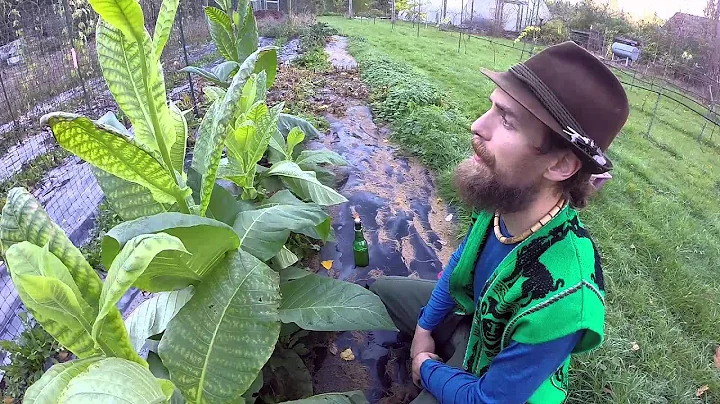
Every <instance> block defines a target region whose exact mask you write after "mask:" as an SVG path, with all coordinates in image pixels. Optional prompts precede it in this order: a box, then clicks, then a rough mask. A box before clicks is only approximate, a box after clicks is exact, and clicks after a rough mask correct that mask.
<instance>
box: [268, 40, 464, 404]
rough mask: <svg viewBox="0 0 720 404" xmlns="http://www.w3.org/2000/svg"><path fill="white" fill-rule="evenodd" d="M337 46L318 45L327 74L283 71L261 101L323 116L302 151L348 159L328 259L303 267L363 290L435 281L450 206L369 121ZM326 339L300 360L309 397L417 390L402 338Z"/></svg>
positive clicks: (446, 243) (394, 395)
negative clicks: (362, 259) (357, 228)
mask: <svg viewBox="0 0 720 404" xmlns="http://www.w3.org/2000/svg"><path fill="white" fill-rule="evenodd" d="M346 46H347V41H346V39H345V38H342V37H337V36H336V37H333V39H332V41H330V43H329V44H328V45H327V47H326V52H327V53H328V55H329V60H330V61H331V63H332V64H333V66H334V70H333V71H331V72H326V73H311V72H308V71H307V70H303V71H301V70H299V69H296V68H294V67H284V68H282V69H281V70H280V72H279V74H278V77H277V79H276V82H275V83H276V88H275V89H274V90H273V92H272V93H271V94H270V95H269V97H268V98H269V99H270V100H273V99H276V100H280V99H283V97H289V98H284V99H285V100H286V101H288V100H289V99H291V100H292V102H302V103H304V104H303V107H304V108H305V109H309V111H311V112H313V113H322V115H323V116H324V117H325V118H326V119H327V121H328V123H329V125H330V130H329V131H328V132H327V133H325V134H323V136H322V137H320V138H319V139H315V140H313V141H311V142H309V144H308V148H310V149H320V148H328V149H330V150H333V151H335V152H337V153H339V154H340V155H342V156H343V157H344V158H345V159H346V160H347V161H348V163H349V165H348V166H347V167H341V168H336V171H337V173H338V176H340V177H341V178H343V179H342V180H341V181H339V182H340V183H341V184H343V183H344V185H342V187H340V189H339V192H340V193H342V194H343V195H344V196H345V197H346V198H347V199H348V200H349V202H348V203H345V204H342V205H338V206H334V207H332V208H331V209H330V214H331V216H332V217H333V219H334V224H333V228H334V230H335V234H336V238H337V241H336V242H329V243H327V244H326V245H325V246H323V248H322V250H321V251H320V257H319V259H318V260H317V261H318V262H319V261H326V260H332V261H333V265H332V267H331V269H330V270H326V269H325V268H323V267H321V266H320V265H317V266H316V267H313V268H312V269H314V270H315V271H316V272H318V273H323V274H327V275H328V276H332V277H335V278H338V279H342V280H347V281H352V282H356V283H358V284H360V285H362V286H365V287H367V286H368V285H369V284H371V283H372V282H373V281H374V280H375V279H377V278H378V277H379V276H383V275H393V276H408V277H413V278H423V279H437V276H438V273H439V272H440V271H441V270H442V268H443V265H444V263H447V261H448V260H449V257H450V255H451V254H452V252H453V250H454V248H455V247H456V244H457V240H456V237H455V223H454V221H452V220H450V221H448V220H446V218H448V217H451V216H449V215H450V214H451V213H454V212H453V210H452V209H451V208H449V207H448V206H447V205H446V204H445V203H443V202H442V200H441V199H440V198H439V197H438V195H437V194H436V192H435V179H434V177H433V175H432V174H431V173H430V172H429V171H428V170H427V169H426V168H425V167H423V166H422V164H420V162H419V161H418V160H416V159H414V158H412V157H409V156H407V155H406V154H404V153H403V152H402V151H401V150H400V149H399V148H398V147H397V146H395V145H393V144H391V143H390V142H389V139H388V136H389V132H390V131H389V129H388V128H385V127H383V126H382V125H379V124H377V123H376V122H375V121H374V120H373V116H372V111H371V109H370V108H369V107H368V90H367V88H366V87H365V86H364V85H363V83H362V81H361V80H360V77H359V72H358V70H357V63H355V60H354V59H353V58H352V56H350V55H349V54H348V53H347V50H346ZM299 74H305V75H310V74H312V75H314V76H313V77H305V80H308V79H309V80H310V81H311V82H312V83H313V84H314V88H313V89H312V91H309V92H308V91H305V92H303V91H299V90H298V89H297V87H298V77H300V76H298V75H299ZM345 178H346V179H345ZM354 215H359V216H360V218H361V219H362V222H363V226H364V231H365V237H366V240H367V241H368V244H369V251H370V265H369V266H367V267H364V268H359V267H356V266H355V263H354V259H353V254H352V241H353V239H354V230H353V216H354ZM328 338H329V339H328V341H327V342H328V343H327V344H325V345H322V344H321V345H319V346H316V347H315V348H313V349H312V350H311V353H310V354H309V355H308V356H306V357H305V358H304V359H305V361H306V364H307V365H308V368H309V369H310V371H311V373H312V374H313V385H314V393H315V394H321V393H328V392H339V391H349V390H362V391H363V392H364V393H365V396H366V397H367V398H368V400H370V402H373V403H402V402H409V401H410V399H412V398H414V397H415V395H417V393H418V390H417V388H416V387H414V386H413V385H412V382H411V380H410V371H409V370H410V369H409V362H408V359H409V352H408V348H409V344H410V337H409V336H402V335H398V334H397V333H394V332H387V331H372V332H367V333H365V332H362V333H361V332H343V333H337V334H330V337H328ZM328 347H332V348H328ZM348 348H350V349H351V350H352V352H353V354H354V357H355V358H354V359H353V360H350V361H346V360H343V359H342V358H341V357H340V353H341V352H343V351H344V350H346V349H348Z"/></svg>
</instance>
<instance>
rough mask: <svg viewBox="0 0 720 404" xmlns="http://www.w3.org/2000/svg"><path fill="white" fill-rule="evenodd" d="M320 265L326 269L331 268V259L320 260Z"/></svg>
mask: <svg viewBox="0 0 720 404" xmlns="http://www.w3.org/2000/svg"><path fill="white" fill-rule="evenodd" d="M320 265H322V266H323V268H325V269H327V270H328V271H329V270H330V268H332V266H333V260H327V261H322V262H321V263H320Z"/></svg>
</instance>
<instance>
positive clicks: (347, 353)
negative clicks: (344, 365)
mask: <svg viewBox="0 0 720 404" xmlns="http://www.w3.org/2000/svg"><path fill="white" fill-rule="evenodd" d="M340 357H341V358H342V359H343V360H346V361H354V360H355V354H354V353H353V351H352V349H350V348H348V349H346V350H344V351H342V352H340Z"/></svg>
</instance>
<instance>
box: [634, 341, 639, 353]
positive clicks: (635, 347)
mask: <svg viewBox="0 0 720 404" xmlns="http://www.w3.org/2000/svg"><path fill="white" fill-rule="evenodd" d="M632 350H633V352H637V351H639V350H640V345H638V343H637V342H635V341H633V343H632Z"/></svg>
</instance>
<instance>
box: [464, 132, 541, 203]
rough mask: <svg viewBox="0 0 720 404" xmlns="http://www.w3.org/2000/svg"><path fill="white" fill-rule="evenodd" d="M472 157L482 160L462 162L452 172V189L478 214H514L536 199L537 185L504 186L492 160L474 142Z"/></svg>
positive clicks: (489, 155) (488, 154)
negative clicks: (482, 211) (453, 186)
mask: <svg viewBox="0 0 720 404" xmlns="http://www.w3.org/2000/svg"><path fill="white" fill-rule="evenodd" d="M473 149H474V151H475V154H476V155H477V156H478V157H479V158H480V160H482V162H476V161H474V160H473V159H474V158H475V156H473V157H471V158H470V159H467V160H464V161H462V162H461V163H460V164H459V165H458V166H457V168H456V169H455V176H454V184H455V189H456V190H457V192H458V195H459V196H460V199H462V200H463V202H464V203H465V204H466V205H468V206H471V207H473V208H475V209H477V210H484V211H488V212H494V211H499V212H501V213H514V212H518V211H521V210H523V209H525V208H526V207H528V205H530V203H532V202H533V200H535V198H536V197H537V194H538V191H539V188H540V184H538V183H537V182H535V183H532V184H530V185H526V186H514V185H510V184H507V183H505V182H504V181H503V180H502V178H501V176H500V175H498V173H497V171H496V169H495V165H496V164H495V158H494V157H493V156H492V155H491V154H490V153H489V152H488V150H487V149H486V148H485V147H484V145H482V144H481V143H480V141H479V140H478V139H473Z"/></svg>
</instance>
